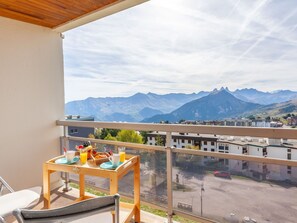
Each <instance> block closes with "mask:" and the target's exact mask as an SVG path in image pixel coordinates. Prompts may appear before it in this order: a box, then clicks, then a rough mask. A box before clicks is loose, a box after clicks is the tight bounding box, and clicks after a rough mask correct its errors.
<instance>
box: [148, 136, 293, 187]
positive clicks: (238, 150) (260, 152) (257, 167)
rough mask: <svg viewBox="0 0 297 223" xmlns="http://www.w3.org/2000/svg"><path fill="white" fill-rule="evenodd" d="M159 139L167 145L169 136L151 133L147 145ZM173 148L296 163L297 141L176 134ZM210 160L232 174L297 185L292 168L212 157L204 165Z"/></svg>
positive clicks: (155, 143) (207, 158)
mask: <svg viewBox="0 0 297 223" xmlns="http://www.w3.org/2000/svg"><path fill="white" fill-rule="evenodd" d="M157 138H161V139H162V142H163V143H164V144H163V145H165V141H166V134H165V133H164V132H153V133H149V134H148V144H149V145H157V141H158V140H157ZM159 141H160V140H159ZM171 145H172V146H173V147H176V148H191V146H194V147H192V148H200V150H202V151H207V152H219V153H230V154H237V155H250V156H257V157H270V158H276V159H287V160H297V142H288V141H287V140H286V139H282V140H281V139H267V138H256V137H253V138H252V137H234V136H216V135H210V134H209V135H208V134H189V133H182V134H180V133H173V134H172V141H171ZM210 160H212V161H213V160H217V161H218V162H221V163H222V164H223V165H224V166H225V167H226V168H227V169H228V170H229V171H231V172H233V173H239V174H241V175H242V174H244V175H245V176H248V177H251V178H255V179H258V180H266V179H267V180H268V179H270V180H292V181H296V182H297V170H296V168H291V167H290V166H279V165H266V164H261V163H254V162H247V161H241V160H232V159H229V160H224V159H215V158H213V157H204V162H203V163H204V164H206V163H207V162H209V161H210Z"/></svg>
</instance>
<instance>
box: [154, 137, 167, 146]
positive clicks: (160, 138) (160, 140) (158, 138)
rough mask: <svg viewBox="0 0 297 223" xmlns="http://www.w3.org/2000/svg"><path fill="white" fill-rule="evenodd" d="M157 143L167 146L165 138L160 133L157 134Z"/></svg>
mask: <svg viewBox="0 0 297 223" xmlns="http://www.w3.org/2000/svg"><path fill="white" fill-rule="evenodd" d="M156 144H157V146H165V139H164V138H163V137H161V136H160V135H157V136H156Z"/></svg>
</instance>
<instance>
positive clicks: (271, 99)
mask: <svg viewBox="0 0 297 223" xmlns="http://www.w3.org/2000/svg"><path fill="white" fill-rule="evenodd" d="M232 94H233V95H234V96H235V97H237V98H239V99H241V100H243V101H247V102H253V103H257V104H262V105H268V104H273V103H281V102H285V101H289V100H292V99H294V98H297V92H295V91H289V90H280V91H275V92H262V91H258V90H256V89H253V88H250V89H247V88H245V89H241V90H239V89H237V90H236V91H234V92H232Z"/></svg>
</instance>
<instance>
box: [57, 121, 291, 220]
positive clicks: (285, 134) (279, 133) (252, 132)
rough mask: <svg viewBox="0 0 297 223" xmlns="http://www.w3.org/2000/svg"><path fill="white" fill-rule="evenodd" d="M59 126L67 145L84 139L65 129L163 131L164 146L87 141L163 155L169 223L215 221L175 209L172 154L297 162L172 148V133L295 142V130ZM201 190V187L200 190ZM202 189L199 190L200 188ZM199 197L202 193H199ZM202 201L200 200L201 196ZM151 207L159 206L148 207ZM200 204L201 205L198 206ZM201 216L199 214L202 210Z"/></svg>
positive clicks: (82, 123) (79, 123) (109, 124)
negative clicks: (178, 219) (174, 222)
mask: <svg viewBox="0 0 297 223" xmlns="http://www.w3.org/2000/svg"><path fill="white" fill-rule="evenodd" d="M57 125H58V126H63V128H64V136H63V137H62V139H63V141H64V143H65V144H64V145H68V143H69V140H73V141H86V138H82V137H71V136H68V134H67V132H68V126H76V127H92V128H109V129H127V130H136V131H162V132H166V145H165V146H164V147H163V146H154V145H145V144H136V143H127V142H119V141H108V140H101V139H92V138H88V139H87V140H88V141H91V142H94V143H99V144H106V145H112V146H116V147H118V146H125V147H126V148H129V149H134V150H148V151H162V152H164V153H165V154H166V171H167V208H166V212H167V214H168V222H169V223H171V222H172V216H173V215H175V214H177V215H180V216H183V217H186V218H189V219H192V220H196V221H199V222H215V221H213V220H210V219H206V218H204V217H202V216H201V217H198V216H195V215H192V214H190V213H187V212H183V211H180V210H176V209H174V207H173V189H172V167H173V165H172V157H173V154H174V153H176V154H189V155H196V156H204V157H205V156H208V157H216V158H221V159H234V160H242V161H251V162H260V163H264V164H277V165H285V166H291V167H297V161H294V160H284V159H276V158H269V157H258V156H250V155H244V154H242V155H237V154H230V153H219V152H207V151H201V150H192V149H184V148H173V147H172V145H171V142H172V140H171V139H172V133H174V132H178V133H199V134H213V135H236V136H252V137H265V138H274V139H282V138H285V139H297V130H295V129H282V128H252V127H222V126H199V125H176V124H140V123H114V122H89V121H64V120H59V121H57ZM201 188H202V187H201ZM201 190H202V189H201ZM201 196H202V192H201ZM201 199H202V197H201ZM151 205H152V206H153V207H156V206H157V207H159V208H160V209H164V207H162V206H158V205H156V204H151ZM201 205H202V204H201ZM201 213H202V211H201Z"/></svg>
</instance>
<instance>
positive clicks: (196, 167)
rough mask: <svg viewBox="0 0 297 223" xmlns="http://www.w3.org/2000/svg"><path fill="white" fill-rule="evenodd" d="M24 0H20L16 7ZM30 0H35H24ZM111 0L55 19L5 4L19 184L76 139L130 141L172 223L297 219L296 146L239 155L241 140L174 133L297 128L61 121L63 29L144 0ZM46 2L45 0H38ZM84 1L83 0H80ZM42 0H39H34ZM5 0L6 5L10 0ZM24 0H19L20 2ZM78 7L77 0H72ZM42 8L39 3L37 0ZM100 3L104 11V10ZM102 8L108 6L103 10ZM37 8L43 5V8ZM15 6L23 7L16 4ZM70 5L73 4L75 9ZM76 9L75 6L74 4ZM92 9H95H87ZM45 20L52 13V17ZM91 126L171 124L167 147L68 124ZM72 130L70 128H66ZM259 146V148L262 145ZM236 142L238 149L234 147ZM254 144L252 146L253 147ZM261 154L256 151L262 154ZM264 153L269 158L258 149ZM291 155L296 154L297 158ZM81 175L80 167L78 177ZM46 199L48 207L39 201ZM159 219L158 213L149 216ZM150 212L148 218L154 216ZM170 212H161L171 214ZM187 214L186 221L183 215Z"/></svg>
mask: <svg viewBox="0 0 297 223" xmlns="http://www.w3.org/2000/svg"><path fill="white" fill-rule="evenodd" d="M19 2H20V1H17V2H14V3H12V4H13V5H14V6H16V5H17V4H18V3H19ZM23 2H25V1H23ZM90 2H91V1H90ZM101 2H106V3H109V4H110V5H105V6H104V7H103V6H102V5H101V6H102V7H101V6H99V8H97V9H94V11H93V12H94V13H92V11H91V10H89V11H86V12H85V14H81V15H77V16H76V17H73V16H72V15H70V17H68V19H66V20H67V21H66V20H64V21H56V22H58V23H52V22H54V21H53V20H52V19H51V18H48V17H40V16H39V17H38V15H37V16H36V15H35V16H34V12H33V14H31V15H30V13H26V12H24V13H23V14H24V15H23V16H21V15H20V14H22V13H21V11H22V10H24V9H30V6H28V5H27V6H26V7H23V8H22V7H20V8H18V10H16V9H15V10H14V12H12V14H10V15H8V14H7V13H8V10H9V9H10V8H13V7H14V6H13V5H6V4H9V3H6V2H5V4H1V6H0V8H1V10H0V11H1V12H0V16H1V17H0V26H1V27H3V28H1V30H0V36H1V41H0V48H1V51H0V61H2V62H3V63H2V64H1V71H0V73H1V82H0V98H1V116H0V123H1V126H2V128H1V130H0V136H1V138H0V139H1V150H0V163H1V164H0V175H1V176H2V177H4V178H5V179H6V180H7V181H8V182H9V183H10V184H11V186H12V187H13V188H14V189H16V190H18V189H23V188H26V187H30V186H35V185H41V184H42V164H43V163H44V162H45V161H46V160H48V159H50V158H52V157H55V156H58V155H60V153H61V148H62V147H63V146H64V145H66V146H67V144H68V143H69V144H71V143H72V144H75V143H81V142H82V141H86V140H91V141H92V143H94V144H95V143H96V144H97V147H98V149H99V150H100V149H104V147H109V148H111V149H116V147H118V146H125V147H126V148H128V152H129V153H131V154H135V155H140V156H141V160H142V166H141V174H142V175H141V176H142V178H141V179H142V181H141V182H142V184H141V203H142V204H145V205H146V206H147V207H149V208H155V209H160V210H163V211H165V212H166V213H167V215H168V217H167V219H168V222H172V219H173V217H175V216H181V217H184V218H187V219H190V220H192V221H195V222H214V221H219V222H228V221H229V222H230V221H235V220H236V219H237V220H238V221H239V220H242V219H244V217H250V218H253V219H256V220H257V221H258V222H267V221H270V222H271V221H272V222H295V221H296V220H295V219H296V217H297V215H296V192H297V191H296V179H297V173H296V172H297V171H296V167H297V162H296V160H297V156H296V151H297V150H296V149H292V150H290V153H289V152H287V151H285V152H284V153H283V151H282V153H281V159H280V158H272V157H273V154H270V151H269V149H267V151H261V147H257V146H254V147H252V148H249V150H247V151H246V152H244V153H241V154H234V153H232V152H231V150H233V149H234V148H233V147H232V148H231V147H228V149H226V148H227V147H224V151H223V150H222V152H221V153H220V152H211V151H202V150H190V149H183V148H172V145H171V143H170V142H171V138H172V134H173V133H194V134H197V133H199V134H212V135H225V136H242V137H246V136H249V137H265V138H272V139H293V140H296V139H297V134H296V130H293V129H278V128H243V127H241V128H240V127H238V128H233V127H213V126H194V125H161V124H159V125H157V124H138V123H102V122H73V121H72V122H67V121H57V122H56V120H60V119H63V118H64V104H65V101H64V73H63V48H62V46H63V43H62V41H63V40H62V39H63V35H61V33H60V32H63V31H66V30H69V29H72V28H74V27H78V26H80V25H82V24H85V23H87V22H90V21H93V20H96V19H98V18H102V17H104V16H107V15H110V14H112V13H116V12H118V11H120V10H123V9H126V8H129V7H132V6H133V5H136V4H139V3H141V2H144V0H138V1H137V0H124V1H101ZM35 3H37V1H35ZM73 5H74V6H75V7H76V6H77V5H75V4H73ZM33 6H34V5H33ZM3 7H5V9H3ZM18 7H19V6H18ZM68 7H70V8H68V9H69V10H70V12H71V10H74V11H75V9H74V8H71V4H68ZM33 8H35V9H36V7H35V6H34V7H33ZM47 9H48V10H47V11H48V12H50V11H51V10H53V13H52V15H51V16H53V17H54V19H56V18H55V17H58V18H63V16H61V15H63V14H65V12H64V10H62V11H61V10H59V9H55V8H53V7H48V8H47ZM99 9H100V10H99ZM101 9H102V10H101ZM38 10H39V9H38V7H37V11H35V13H38V12H39V11H38ZM12 11H13V10H12ZM66 14H67V13H66ZM70 14H71V13H70ZM85 16H86V17H85ZM42 20H44V21H42ZM74 125H75V126H78V127H89V128H112V129H132V130H143V131H163V132H165V133H166V142H167V144H166V145H165V146H154V145H143V144H133V143H124V142H114V141H106V140H98V139H86V138H77V137H76V138H75V137H70V136H68V135H67V126H74ZM63 132H64V134H63ZM258 149H259V151H257V150H258ZM226 150H228V153H227V152H226ZM247 153H249V154H252V155H247ZM253 153H254V155H253ZM258 153H261V154H264V155H265V156H266V157H264V156H263V155H262V156H258V155H257V154H258ZM289 158H290V159H289ZM213 171H221V172H223V171H227V172H228V173H229V174H230V177H228V178H227V177H215V176H214V175H213ZM70 177H71V179H72V181H75V176H70ZM129 177H130V178H131V176H127V178H126V179H123V182H122V183H121V185H120V193H121V195H122V197H127V198H129V197H130V192H131V191H132V187H133V185H131V183H129V182H131V181H130V178H129ZM87 182H88V183H89V186H90V187H95V188H96V189H98V190H100V191H103V192H105V191H106V189H107V187H108V184H107V183H106V182H105V181H104V180H100V181H96V180H94V179H87ZM51 183H52V185H55V186H56V187H59V186H61V184H60V183H61V176H60V175H59V174H57V175H55V177H54V179H53V181H52V182H51ZM74 192H75V190H74V189H73V190H72V191H71V192H70V193H69V194H68V193H67V194H65V193H62V192H61V191H55V193H54V194H53V198H54V200H55V202H56V203H55V202H54V205H56V206H62V205H64V204H67V203H68V202H71V200H72V199H73V197H74V196H75V195H73V194H72V193H74ZM37 208H42V204H39V206H37ZM142 216H143V217H144V218H143V221H144V222H151V221H152V219H155V218H157V219H158V217H154V216H153V217H152V216H151V215H145V214H143V215H142ZM146 216H147V219H148V220H146ZM161 221H163V219H162V220H156V222H161ZM181 222H182V221H181Z"/></svg>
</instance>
